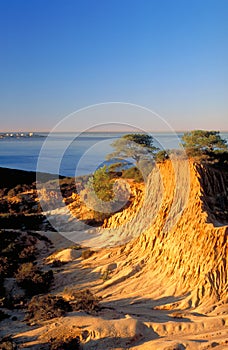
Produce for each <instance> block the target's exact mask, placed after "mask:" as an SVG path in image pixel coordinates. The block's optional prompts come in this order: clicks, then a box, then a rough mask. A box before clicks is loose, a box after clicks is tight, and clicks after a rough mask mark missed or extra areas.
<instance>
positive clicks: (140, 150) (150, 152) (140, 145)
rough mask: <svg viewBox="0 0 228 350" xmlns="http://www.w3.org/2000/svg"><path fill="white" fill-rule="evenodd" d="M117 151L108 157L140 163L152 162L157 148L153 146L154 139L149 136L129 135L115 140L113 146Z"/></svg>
mask: <svg viewBox="0 0 228 350" xmlns="http://www.w3.org/2000/svg"><path fill="white" fill-rule="evenodd" d="M111 146H112V147H113V148H114V149H115V151H114V152H112V153H110V154H109V155H108V156H107V159H112V158H121V159H126V158H129V159H130V158H131V159H133V161H134V162H136V163H138V162H139V161H141V160H152V159H153V158H154V156H155V153H156V151H157V150H158V148H157V147H155V146H154V145H153V137H152V136H151V135H148V134H127V135H124V136H122V137H121V138H119V139H117V140H115V141H114V142H113V143H112V145H111Z"/></svg>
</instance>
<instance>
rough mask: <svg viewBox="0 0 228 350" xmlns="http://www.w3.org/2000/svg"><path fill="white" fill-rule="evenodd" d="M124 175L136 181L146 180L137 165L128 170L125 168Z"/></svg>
mask: <svg viewBox="0 0 228 350" xmlns="http://www.w3.org/2000/svg"><path fill="white" fill-rule="evenodd" d="M122 177H123V178H124V179H133V180H135V181H136V182H143V181H144V179H143V176H142V173H141V171H140V170H139V169H138V168H137V167H135V166H133V167H131V168H128V169H126V170H123V172H122Z"/></svg>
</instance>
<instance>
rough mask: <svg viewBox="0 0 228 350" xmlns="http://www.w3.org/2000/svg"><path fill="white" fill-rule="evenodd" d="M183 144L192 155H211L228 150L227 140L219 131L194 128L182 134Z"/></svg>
mask: <svg viewBox="0 0 228 350" xmlns="http://www.w3.org/2000/svg"><path fill="white" fill-rule="evenodd" d="M182 141H183V142H182V144H183V146H184V148H185V149H186V152H187V154H188V155H190V156H207V155H208V156H209V155H213V154H215V153H216V152H221V151H228V147H227V141H226V140H224V139H222V137H221V136H220V132H219V131H207V130H193V131H190V132H186V133H185V134H184V135H183V136H182Z"/></svg>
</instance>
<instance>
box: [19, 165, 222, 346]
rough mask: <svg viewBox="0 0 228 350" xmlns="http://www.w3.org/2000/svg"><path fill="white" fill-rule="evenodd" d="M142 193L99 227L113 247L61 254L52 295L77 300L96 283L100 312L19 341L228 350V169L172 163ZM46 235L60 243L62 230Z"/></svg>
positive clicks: (71, 317)
mask: <svg viewBox="0 0 228 350" xmlns="http://www.w3.org/2000/svg"><path fill="white" fill-rule="evenodd" d="M134 198H135V199H134V202H133V203H132V204H131V205H130V206H129V207H128V208H126V209H125V210H123V211H122V212H120V213H117V214H115V215H113V216H112V217H111V218H110V219H108V220H107V221H106V222H105V224H104V227H103V231H102V229H100V228H99V229H98V232H97V236H96V237H95V240H94V241H93V243H94V245H96V244H97V246H99V244H101V246H105V245H106V247H103V248H100V249H98V250H96V251H95V252H94V253H93V254H91V256H90V255H88V258H86V259H85V258H84V259H83V258H82V257H81V253H80V251H77V253H75V252H74V251H73V250H72V248H71V249H69V248H67V249H66V250H62V251H61V252H58V255H57V257H58V259H59V257H61V259H62V260H63V261H65V262H67V261H68V264H67V265H63V266H62V267H60V268H58V270H56V273H55V274H54V276H55V284H54V286H53V289H52V293H55V294H60V295H62V296H64V298H66V299H68V298H69V292H68V291H69V290H71V289H73V290H78V289H85V288H89V289H90V290H91V291H92V292H93V293H94V294H95V295H97V296H98V297H100V298H101V302H100V305H101V307H102V308H101V310H100V311H99V312H98V313H96V314H95V315H88V314H86V313H84V312H73V313H69V314H68V315H67V316H65V317H62V318H60V319H54V320H51V321H49V322H46V323H44V324H43V325H41V326H40V327H37V328H36V329H33V330H30V331H29V330H28V329H24V332H22V331H20V332H17V331H15V340H16V341H19V340H20V339H25V344H26V345H24V346H27V347H28V348H31V349H33V348H34V349H35V348H36V346H39V344H41V343H42V344H43V345H42V346H44V344H48V343H50V341H51V339H52V338H56V337H57V338H58V337H59V338H61V337H62V338H63V337H66V336H67V335H71V336H79V337H80V339H81V344H82V346H83V349H90V350H91V349H119V350H120V349H132V350H133V349H142V350H146V349H152V350H153V349H154V350H155V349H156V350H159V349H163V350H171V349H173V350H178V349H179V350H182V349H193V350H194V349H201V350H206V349H212V348H216V349H218V350H221V349H225V348H226V347H227V345H228V343H227V338H228V329H227V325H228V316H227V311H228V309H227V305H228V303H227V302H228V300H227V294H228V293H227V292H228V289H227V287H228V286H227V250H228V246H227V233H228V226H227V224H228V215H227V210H228V203H227V201H228V171H227V170H226V169H218V168H215V167H212V166H209V165H202V164H196V163H194V162H192V161H190V162H189V163H188V162H184V161H174V162H170V161H168V162H166V163H163V164H161V165H159V166H158V167H157V168H155V169H154V171H153V172H152V174H151V176H150V178H149V179H148V183H147V185H146V187H145V189H142V188H141V187H140V188H137V185H136V187H135V196H134ZM142 200H143V203H142ZM139 206H140V208H139ZM47 235H49V237H50V238H51V239H52V240H53V242H56V246H57V247H58V248H59V247H60V246H61V240H60V236H58V234H57V233H54V232H53V233H47ZM123 242H125V243H123ZM114 243H115V244H116V246H114V247H111V245H112V244H114ZM63 244H64V247H66V246H67V244H66V242H63ZM55 256H56V255H55V254H54V255H51V257H49V258H48V259H46V260H45V261H46V264H49V263H50V261H52V260H53V259H55ZM15 329H16V328H15ZM19 329H21V328H19ZM85 331H86V332H85ZM29 339H30V342H29ZM37 344H38V345H37ZM44 348H45V347H44Z"/></svg>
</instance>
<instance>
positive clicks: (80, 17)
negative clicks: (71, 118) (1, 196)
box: [0, 0, 228, 131]
mask: <svg viewBox="0 0 228 350" xmlns="http://www.w3.org/2000/svg"><path fill="white" fill-rule="evenodd" d="M0 50H1V51H0V99H1V103H0V118H1V127H0V131H9V130H15V131H16V130H47V131H48V130H50V129H52V128H53V127H54V126H55V124H56V123H57V122H58V121H60V120H61V119H62V118H63V117H64V116H66V115H67V114H69V113H71V112H73V111H75V110H77V109H79V108H82V107H85V106H88V105H91V104H94V103H99V102H106V101H123V102H131V103H135V104H140V105H143V106H145V107H148V108H151V109H152V110H154V111H156V112H157V113H159V114H160V115H161V116H162V117H163V118H165V119H166V120H167V121H168V122H169V123H170V124H171V126H172V127H173V128H174V129H175V130H189V129H195V128H204V129H219V130H228V1H227V0H0ZM88 118H89V117H88ZM91 118H93V116H91ZM79 128H80V125H79ZM145 128H150V129H152V128H153V126H152V125H150V121H149V120H145Z"/></svg>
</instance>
